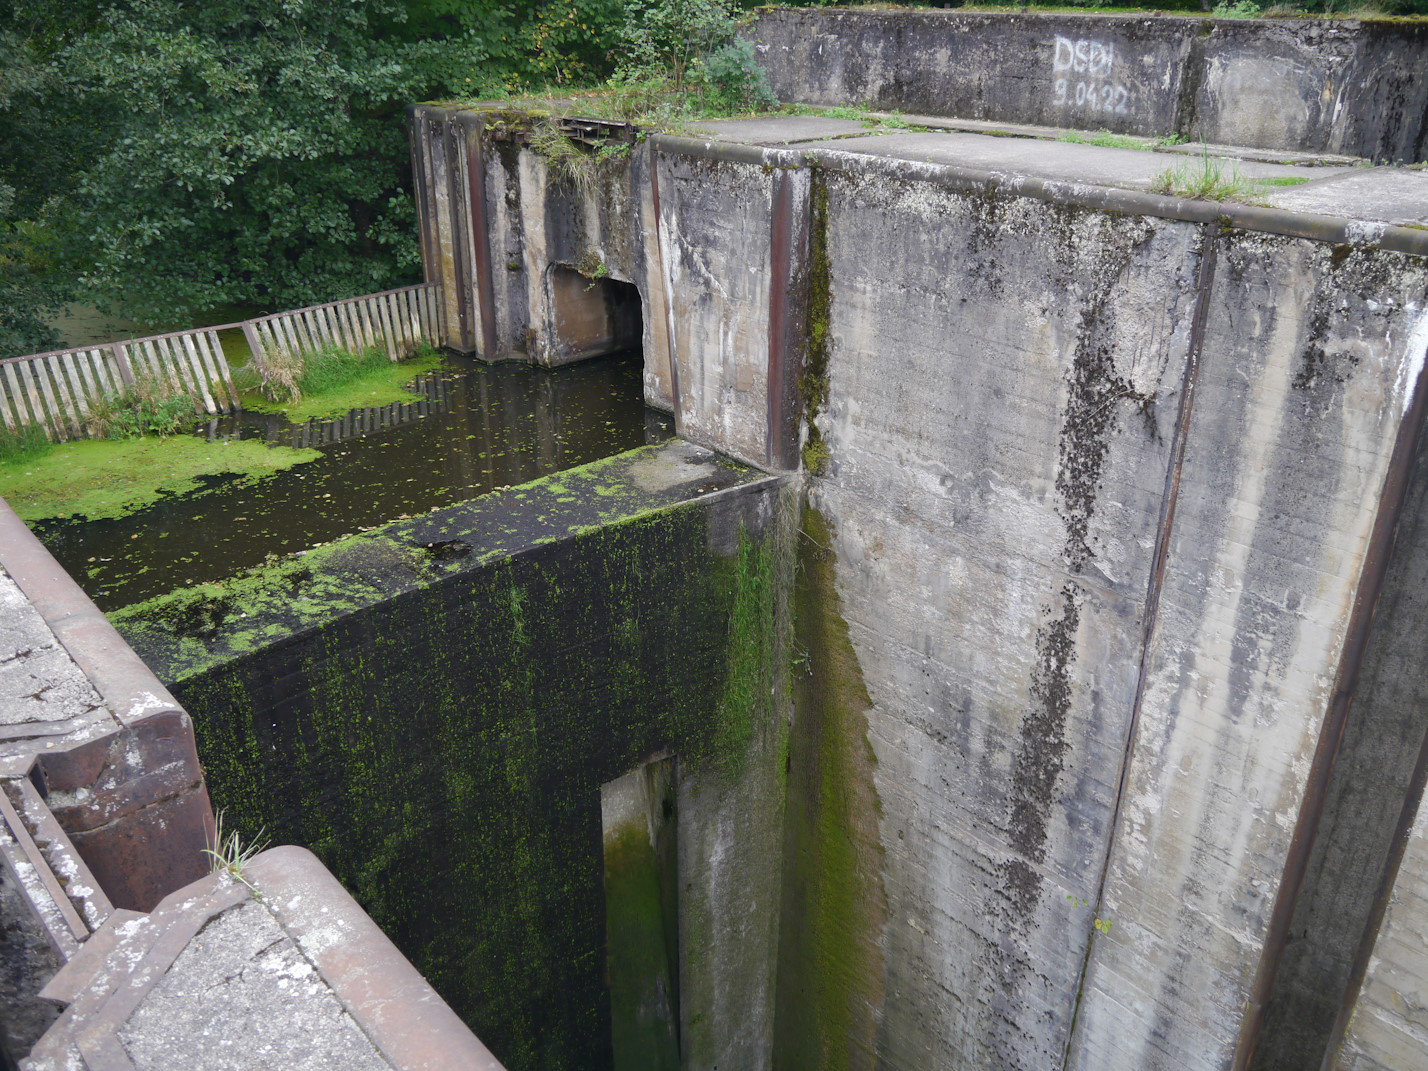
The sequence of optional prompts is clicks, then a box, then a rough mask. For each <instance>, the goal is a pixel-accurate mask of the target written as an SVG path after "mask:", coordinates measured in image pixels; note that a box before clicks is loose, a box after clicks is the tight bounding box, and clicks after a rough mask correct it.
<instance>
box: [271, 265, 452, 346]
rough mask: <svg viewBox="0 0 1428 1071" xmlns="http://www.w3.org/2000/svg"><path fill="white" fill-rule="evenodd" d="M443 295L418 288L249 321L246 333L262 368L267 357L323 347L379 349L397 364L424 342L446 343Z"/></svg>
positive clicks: (435, 288) (434, 287) (433, 286)
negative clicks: (264, 358)
mask: <svg viewBox="0 0 1428 1071" xmlns="http://www.w3.org/2000/svg"><path fill="white" fill-rule="evenodd" d="M439 290H440V287H439V284H437V283H420V284H418V285H417V286H404V287H401V288H400V289H398V290H387V291H384V292H382V293H380V294H368V295H366V296H365V297H357V298H348V299H347V300H345V301H332V302H329V303H328V304H326V305H312V306H309V307H308V308H306V309H297V310H296V311H294V312H279V313H275V314H274V315H272V316H262V317H259V318H258V319H256V320H248V321H246V322H245V323H244V324H243V334H244V336H245V337H246V338H247V340H248V348H249V349H250V350H252V351H253V353H254V355H255V356H256V357H257V359H258V361H259V363H260V364H261V362H262V360H263V355H264V354H265V353H269V352H276V351H281V352H283V353H286V354H293V353H311V352H312V351H314V350H319V349H321V348H323V347H324V346H340V347H342V348H343V349H345V350H349V351H351V352H353V353H357V352H360V351H361V350H365V349H370V348H372V347H381V348H383V349H385V350H386V351H387V356H388V357H389V358H391V359H392V360H393V361H399V360H401V359H402V358H403V357H410V356H411V355H412V354H413V353H415V352H416V349H417V347H418V346H419V345H420V344H421V343H423V342H426V343H428V344H430V345H433V346H439V345H441V344H442V341H443V337H442V331H441V301H440V294H439Z"/></svg>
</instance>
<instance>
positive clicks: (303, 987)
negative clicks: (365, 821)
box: [119, 900, 391, 1071]
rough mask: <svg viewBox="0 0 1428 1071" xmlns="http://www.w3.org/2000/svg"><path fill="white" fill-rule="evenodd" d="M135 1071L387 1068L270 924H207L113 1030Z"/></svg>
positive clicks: (258, 917) (256, 914)
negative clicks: (124, 1019)
mask: <svg viewBox="0 0 1428 1071" xmlns="http://www.w3.org/2000/svg"><path fill="white" fill-rule="evenodd" d="M119 1040H120V1042H121V1043H122V1044H123V1046H124V1051H125V1052H126V1053H127V1054H128V1055H129V1058H130V1059H131V1060H132V1061H133V1062H134V1066H135V1067H136V1068H137V1069H138V1071H149V1069H153V1071H158V1069H160V1068H174V1067H191V1068H203V1069H204V1071H230V1069H231V1071H253V1069H255V1068H272V1069H278V1068H281V1069H283V1071H320V1069H326V1068H337V1067H340V1068H343V1069H344V1071H388V1069H389V1068H390V1067H391V1065H390V1064H389V1063H388V1062H387V1060H386V1059H385V1058H384V1057H383V1056H382V1055H381V1054H380V1053H379V1052H378V1051H377V1049H376V1048H375V1047H374V1046H373V1044H372V1042H371V1041H370V1040H368V1038H367V1036H366V1035H365V1034H363V1033H362V1031H361V1029H360V1028H359V1027H358V1026H357V1024H356V1023H355V1022H354V1021H353V1020H352V1017H351V1016H350V1015H348V1014H347V1011H346V1010H345V1009H344V1008H343V1006H342V1003H341V1001H339V1000H338V998H337V996H336V995H335V994H334V993H333V992H332V990H331V988H329V986H328V985H327V983H326V982H325V981H324V980H323V978H322V976H321V975H320V974H318V972H317V971H316V969H314V967H313V966H312V964H311V963H309V962H308V961H307V959H306V958H305V957H304V956H303V954H302V952H301V951H300V950H299V949H298V947H297V945H295V944H294V943H293V941H292V938H290V937H289V936H288V935H287V933H285V932H284V931H283V929H282V928H281V927H280V926H279V925H278V923H277V922H276V921H275V920H274V919H273V916H272V915H270V914H269V913H268V911H267V910H266V909H265V908H264V907H263V905H262V904H261V903H259V902H258V901H256V900H248V901H245V902H243V903H241V904H239V905H238V906H237V907H233V908H230V909H229V910H227V911H225V912H224V913H223V914H221V915H219V916H218V917H216V918H215V919H213V920H212V921H211V922H210V923H208V925H207V926H205V927H204V928H203V930H202V931H201V932H200V933H199V934H198V936H197V937H195V938H194V939H193V941H192V942H191V943H190V944H189V946H188V947H187V948H186V949H184V951H183V952H182V953H181V954H180V955H179V957H178V959H177V960H175V961H174V965H173V966H172V967H171V968H170V969H169V971H168V972H167V973H166V974H165V975H164V977H163V978H162V979H161V980H160V981H159V982H158V983H157V984H156V985H155V986H154V988H153V989H152V990H151V991H150V992H149V993H148V994H147V995H146V996H145V997H144V1000H143V1002H142V1003H141V1004H140V1005H139V1007H138V1008H136V1009H135V1010H134V1013H133V1014H132V1015H131V1016H130V1017H129V1019H128V1021H127V1022H126V1023H125V1024H124V1026H123V1027H122V1028H121V1029H120V1030H119Z"/></svg>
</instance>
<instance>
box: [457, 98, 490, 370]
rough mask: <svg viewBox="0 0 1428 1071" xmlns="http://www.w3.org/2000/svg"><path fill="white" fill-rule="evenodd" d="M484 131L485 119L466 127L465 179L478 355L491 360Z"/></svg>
mask: <svg viewBox="0 0 1428 1071" xmlns="http://www.w3.org/2000/svg"><path fill="white" fill-rule="evenodd" d="M485 130H486V117H485V116H477V117H476V118H475V120H474V121H473V122H472V123H471V125H470V126H467V127H466V176H467V183H468V185H469V186H470V201H469V204H470V217H471V247H472V259H473V262H474V268H475V275H476V308H477V312H478V314H479V315H480V318H481V356H482V357H485V358H486V359H487V360H491V359H493V358H494V357H495V356H496V297H495V281H494V280H493V279H492V277H491V228H490V221H489V220H487V218H486V155H485V153H484V152H482V149H481V138H482V135H483V134H484V133H485ZM463 307H464V306H463Z"/></svg>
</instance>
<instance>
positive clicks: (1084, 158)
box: [800, 131, 1347, 189]
mask: <svg viewBox="0 0 1428 1071" xmlns="http://www.w3.org/2000/svg"><path fill="white" fill-rule="evenodd" d="M800 147H801V148H808V149H836V150H839V151H841V152H852V153H859V154H861V155H868V156H886V157H890V158H892V159H897V160H914V161H917V162H919V163H932V164H946V165H950V166H953V167H967V168H973V169H975V170H979V171H1009V172H1015V173H1017V174H1022V175H1034V176H1037V177H1039V178H1048V179H1058V180H1063V181H1067V182H1087V183H1093V184H1095V185H1098V186H1122V187H1128V188H1131V189H1149V188H1150V186H1151V184H1152V183H1153V182H1154V181H1155V179H1156V177H1157V176H1158V175H1160V174H1161V173H1162V172H1164V171H1165V170H1166V169H1167V168H1174V167H1186V166H1193V164H1194V163H1195V161H1194V160H1190V161H1182V160H1179V159H1168V158H1167V157H1166V156H1165V155H1164V154H1162V153H1154V152H1142V151H1140V150H1137V149H1115V148H1108V147H1105V146H1100V145H1081V144H1077V143H1074V142H1067V141H1043V140H1037V139H1031V138H1006V137H996V136H992V135H985V134H967V133H958V132H953V131H947V132H943V131H935V132H926V131H923V132H909V133H901V134H877V135H873V136H870V137H866V138H856V139H853V138H849V139H845V140H829V141H819V142H810V143H807V144H806V145H801V146H800ZM1212 159H1213V158H1212ZM1223 166H1224V167H1226V168H1231V167H1233V168H1237V169H1238V171H1239V173H1240V174H1241V175H1244V176H1245V177H1247V178H1273V179H1289V178H1305V177H1307V176H1309V175H1313V176H1314V177H1316V178H1318V177H1323V176H1325V175H1329V174H1334V173H1337V172H1340V171H1344V170H1347V169H1346V168H1342V167H1340V168H1314V169H1313V170H1312V171H1309V170H1307V169H1306V168H1303V167H1294V166H1289V165H1285V164H1271V163H1263V162H1261V161H1258V160H1223Z"/></svg>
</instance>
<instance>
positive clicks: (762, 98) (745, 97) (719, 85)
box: [703, 39, 778, 111]
mask: <svg viewBox="0 0 1428 1071" xmlns="http://www.w3.org/2000/svg"><path fill="white" fill-rule="evenodd" d="M703 78H704V82H705V84H706V85H707V86H708V87H709V88H710V90H711V91H712V96H713V98H714V99H713V100H712V101H711V103H712V104H714V105H715V106H716V107H722V108H723V109H724V110H726V111H742V110H745V109H754V108H772V107H775V106H776V105H777V104H778V98H777V97H775V96H774V91H773V88H772V87H771V86H770V85H769V76H768V72H767V71H765V70H764V69H763V68H762V67H761V66H759V61H758V59H757V58H756V57H755V55H754V45H753V42H752V41H745V40H743V39H739V40H736V41H730V42H729V43H728V44H726V45H721V46H720V47H719V48H717V49H715V50H714V51H713V52H711V53H710V54H709V57H708V59H706V60H705V61H704V68H703Z"/></svg>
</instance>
